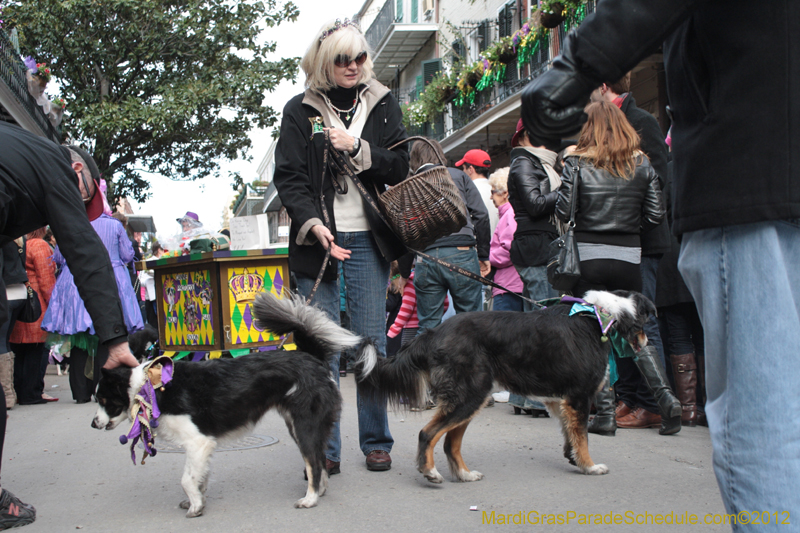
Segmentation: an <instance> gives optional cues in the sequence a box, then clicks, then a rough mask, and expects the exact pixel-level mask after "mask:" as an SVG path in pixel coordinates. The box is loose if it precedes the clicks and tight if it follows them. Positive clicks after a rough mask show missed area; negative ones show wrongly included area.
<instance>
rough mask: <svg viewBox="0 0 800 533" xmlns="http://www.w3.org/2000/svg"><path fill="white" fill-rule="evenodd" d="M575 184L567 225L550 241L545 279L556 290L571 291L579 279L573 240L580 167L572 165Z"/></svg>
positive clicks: (576, 249) (577, 255) (575, 248)
mask: <svg viewBox="0 0 800 533" xmlns="http://www.w3.org/2000/svg"><path fill="white" fill-rule="evenodd" d="M572 168H573V170H574V172H575V184H574V186H573V188H572V198H571V200H570V207H569V225H568V226H567V231H566V232H565V233H564V235H561V236H560V237H559V238H558V239H556V240H554V241H553V242H551V243H550V260H549V261H548V262H547V281H549V282H550V285H552V286H553V288H554V289H556V290H558V291H571V290H572V289H573V288H575V285H577V283H578V280H579V279H581V258H580V255H579V254H578V243H577V241H576V240H575V208H576V206H577V204H578V184H579V183H580V177H581V174H580V167H578V166H574V165H573V167H572Z"/></svg>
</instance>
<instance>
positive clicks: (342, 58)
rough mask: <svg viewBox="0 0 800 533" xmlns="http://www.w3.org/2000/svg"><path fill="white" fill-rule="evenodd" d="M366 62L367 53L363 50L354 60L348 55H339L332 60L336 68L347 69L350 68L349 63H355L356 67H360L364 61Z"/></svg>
mask: <svg viewBox="0 0 800 533" xmlns="http://www.w3.org/2000/svg"><path fill="white" fill-rule="evenodd" d="M366 60H367V52H366V50H365V51H364V52H361V53H360V54H358V55H357V56H356V57H354V58H351V57H350V56H348V55H344V54H339V55H338V56H336V57H335V58H334V60H333V64H334V65H336V66H337V67H347V66H350V63H352V62H353V61H355V62H356V65H358V66H359V67H360V66H361V65H363V64H364V61H366Z"/></svg>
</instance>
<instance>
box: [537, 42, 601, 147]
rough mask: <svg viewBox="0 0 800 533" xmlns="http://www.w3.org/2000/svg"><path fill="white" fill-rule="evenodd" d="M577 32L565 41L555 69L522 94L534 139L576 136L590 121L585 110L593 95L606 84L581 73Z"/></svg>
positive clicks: (558, 140) (554, 63)
mask: <svg viewBox="0 0 800 533" xmlns="http://www.w3.org/2000/svg"><path fill="white" fill-rule="evenodd" d="M575 46H576V35H575V32H574V31H573V32H570V34H569V35H567V38H566V39H565V40H564V46H563V47H562V51H561V55H560V56H558V57H557V58H555V59H554V60H553V67H552V68H551V69H550V70H548V71H547V72H545V73H544V74H542V75H541V76H539V77H538V78H536V79H535V80H533V81H532V82H531V83H530V84H529V85H528V86H527V87H526V88H525V90H524V91H523V93H522V123H523V124H524V125H525V129H526V130H527V131H529V132H530V133H531V134H532V135H533V136H534V137H538V138H542V139H554V140H556V141H557V142H560V141H561V139H562V138H564V137H568V136H570V135H574V134H576V133H577V132H578V131H579V130H580V129H581V126H582V125H583V123H584V122H586V114H585V113H584V112H583V108H584V107H586V103H587V102H588V101H589V95H590V94H591V93H592V91H593V90H595V89H596V88H597V87H599V86H600V85H601V84H602V82H601V81H596V80H595V79H594V78H593V77H592V76H591V75H590V74H587V73H586V72H581V71H580V69H579V67H578V65H577V64H576V62H575V60H574V59H573V57H574V56H573V51H574V49H575Z"/></svg>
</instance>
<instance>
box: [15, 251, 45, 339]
mask: <svg viewBox="0 0 800 533" xmlns="http://www.w3.org/2000/svg"><path fill="white" fill-rule="evenodd" d="M19 258H20V261H22V267H23V268H25V249H24V248H23V247H22V246H20V247H19ZM25 288H26V289H27V290H28V295H27V298H26V300H25V306H24V307H23V308H22V312H21V313H20V315H19V317H17V320H19V321H20V322H25V323H26V324H31V323H33V322H36V321H37V320H39V317H40V316H42V304H41V303H40V302H39V295H38V294H36V291H35V290H33V287H31V284H30V283H29V282H27V281H26V282H25Z"/></svg>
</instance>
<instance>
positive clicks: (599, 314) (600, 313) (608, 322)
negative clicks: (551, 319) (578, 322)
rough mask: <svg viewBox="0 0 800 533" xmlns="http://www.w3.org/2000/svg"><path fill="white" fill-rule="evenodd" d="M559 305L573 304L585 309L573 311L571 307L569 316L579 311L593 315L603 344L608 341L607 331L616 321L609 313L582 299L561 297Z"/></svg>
mask: <svg viewBox="0 0 800 533" xmlns="http://www.w3.org/2000/svg"><path fill="white" fill-rule="evenodd" d="M561 303H573V304H579V305H581V306H583V307H584V308H585V309H578V310H575V308H574V307H573V310H572V312H570V314H571V315H572V314H575V313H578V312H580V311H587V312H591V313H593V314H594V316H595V317H596V318H597V323H598V324H600V331H602V333H603V342H605V341H607V340H608V330H610V329H611V326H612V325H613V324H614V322H616V319H615V318H614V317H613V316H612V315H611V313H609V312H607V311H606V310H605V309H603V308H602V307H598V306H596V305H594V304H590V303H589V302H587V301H586V300H584V299H583V298H576V297H575V296H563V297H562V298H561Z"/></svg>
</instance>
